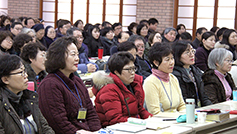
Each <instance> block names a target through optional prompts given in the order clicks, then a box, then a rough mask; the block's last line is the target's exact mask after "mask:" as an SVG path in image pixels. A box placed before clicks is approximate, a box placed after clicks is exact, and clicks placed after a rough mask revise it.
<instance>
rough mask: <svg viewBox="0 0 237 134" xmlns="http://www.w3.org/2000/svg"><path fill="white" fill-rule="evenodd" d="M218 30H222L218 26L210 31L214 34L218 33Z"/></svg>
mask: <svg viewBox="0 0 237 134" xmlns="http://www.w3.org/2000/svg"><path fill="white" fill-rule="evenodd" d="M218 29H220V28H219V27H217V26H214V27H212V28H211V29H210V31H212V32H213V33H216V31H217V30H218Z"/></svg>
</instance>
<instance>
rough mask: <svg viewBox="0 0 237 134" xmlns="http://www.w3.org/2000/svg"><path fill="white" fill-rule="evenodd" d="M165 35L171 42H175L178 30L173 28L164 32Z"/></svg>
mask: <svg viewBox="0 0 237 134" xmlns="http://www.w3.org/2000/svg"><path fill="white" fill-rule="evenodd" d="M164 36H165V38H166V39H167V40H168V41H169V42H173V41H174V40H175V38H176V32H175V31H173V30H170V32H168V33H167V34H164Z"/></svg>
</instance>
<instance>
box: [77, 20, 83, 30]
mask: <svg viewBox="0 0 237 134" xmlns="http://www.w3.org/2000/svg"><path fill="white" fill-rule="evenodd" d="M77 27H78V28H79V29H81V30H83V23H82V22H81V21H80V22H79V23H78V25H77Z"/></svg>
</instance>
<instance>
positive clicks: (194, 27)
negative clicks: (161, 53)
mask: <svg viewBox="0 0 237 134" xmlns="http://www.w3.org/2000/svg"><path fill="white" fill-rule="evenodd" d="M197 9H198V0H195V1H194V8H193V10H194V11H193V33H192V36H193V40H194V39H195V38H196V30H197Z"/></svg>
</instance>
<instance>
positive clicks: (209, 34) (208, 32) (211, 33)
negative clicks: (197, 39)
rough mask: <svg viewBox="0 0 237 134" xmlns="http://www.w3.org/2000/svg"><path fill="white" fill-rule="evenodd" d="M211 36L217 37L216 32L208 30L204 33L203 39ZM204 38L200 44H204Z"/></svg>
mask: <svg viewBox="0 0 237 134" xmlns="http://www.w3.org/2000/svg"><path fill="white" fill-rule="evenodd" d="M211 36H215V39H216V35H215V33H213V32H211V31H207V32H205V33H203V34H202V40H203V39H204V40H207V39H208V38H209V37H211ZM202 40H201V43H200V46H203V42H202Z"/></svg>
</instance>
